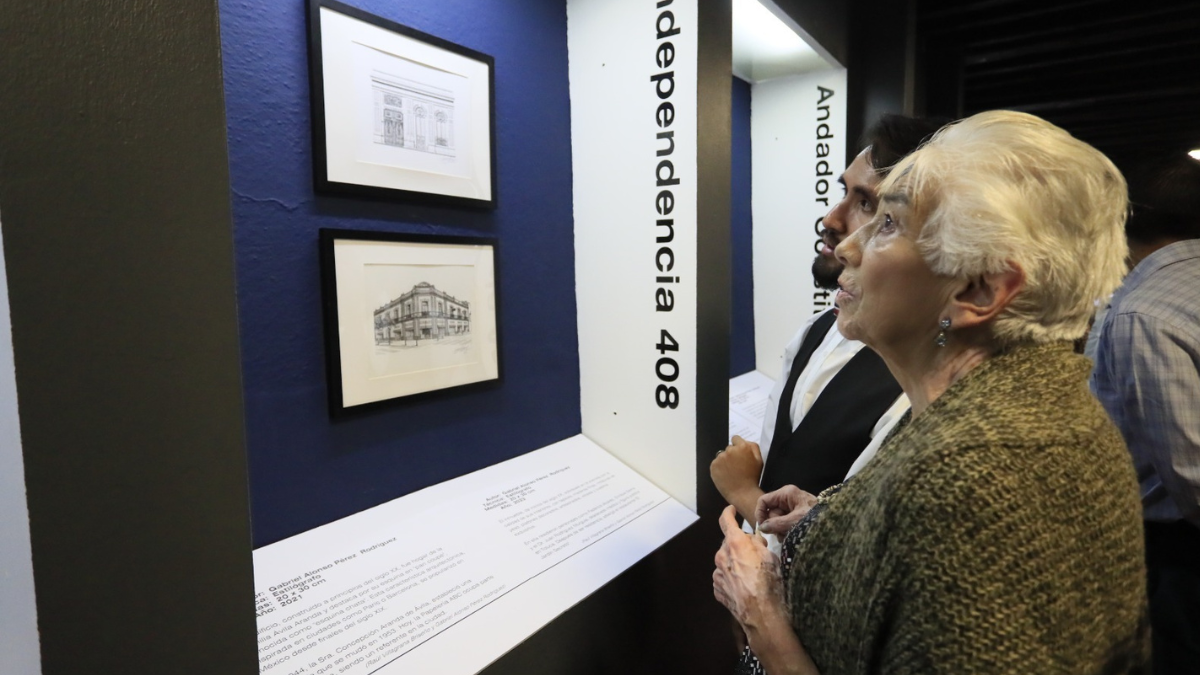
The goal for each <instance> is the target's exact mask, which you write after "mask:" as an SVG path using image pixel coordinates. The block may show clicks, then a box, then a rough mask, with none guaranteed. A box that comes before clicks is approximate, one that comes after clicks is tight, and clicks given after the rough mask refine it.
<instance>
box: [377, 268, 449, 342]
mask: <svg viewBox="0 0 1200 675" xmlns="http://www.w3.org/2000/svg"><path fill="white" fill-rule="evenodd" d="M470 332H471V304H470V303H469V302H467V301H466V300H459V299H458V298H455V297H454V296H453V295H450V294H449V293H445V292H443V291H440V290H438V289H437V287H436V286H434V285H433V284H430V283H426V282H424V281H422V282H421V283H419V284H417V285H416V286H413V288H412V290H410V291H408V292H407V293H405V294H403V295H401V296H400V297H398V298H396V299H395V300H392V301H390V302H388V303H387V304H386V305H383V306H382V307H380V308H378V309H376V310H375V344H388V345H390V344H392V343H395V342H403V343H405V344H408V343H416V344H420V341H421V340H440V339H442V338H444V337H448V336H454V335H467V334H469V333H470Z"/></svg>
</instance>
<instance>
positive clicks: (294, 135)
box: [163, 0, 581, 546]
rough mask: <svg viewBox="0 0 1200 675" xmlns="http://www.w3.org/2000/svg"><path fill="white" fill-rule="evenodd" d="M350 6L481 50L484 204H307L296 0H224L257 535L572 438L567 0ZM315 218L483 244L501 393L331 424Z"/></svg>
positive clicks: (377, 0)
mask: <svg viewBox="0 0 1200 675" xmlns="http://www.w3.org/2000/svg"><path fill="white" fill-rule="evenodd" d="M352 4H354V5H355V6H358V7H360V8H362V9H364V10H366V11H368V12H371V13H373V14H376V15H378V16H382V17H385V18H387V19H390V20H393V21H396V22H399V23H401V24H405V25H408V26H411V27H413V28H416V29H417V30H421V31H424V32H426V33H430V34H432V35H436V36H439V37H442V38H445V39H447V40H450V41H451V42H455V43H458V44H461V45H464V46H466V47H469V48H471V49H475V50H478V51H481V52H484V53H486V54H490V55H492V56H493V57H495V59H496V70H495V76H496V79H495V87H496V108H495V111H494V112H495V115H496V145H495V147H496V156H497V162H496V166H497V173H498V187H497V193H498V197H499V203H500V207H499V208H498V209H496V210H495V211H493V212H472V211H462V210H457V209H451V208H440V207H439V208H434V207H418V206H410V205H407V204H403V203H381V202H363V201H358V200H353V199H344V198H332V197H317V196H315V195H314V193H313V188H312V164H311V157H312V149H311V141H310V137H311V136H310V123H309V86H308V71H307V67H308V66H307V47H306V27H305V6H304V3H303V2H302V1H301V0H292V1H290V2H274V1H270V0H221V2H220V11H221V33H222V35H221V39H222V45H223V57H224V68H225V96H226V108H227V112H228V126H229V155H230V165H231V181H232V200H233V215H234V238H235V247H236V255H237V273H238V303H239V315H240V327H241V344H242V361H243V363H242V365H243V378H244V388H245V398H246V427H247V432H246V433H247V439H246V440H247V448H248V453H249V466H250V497H251V508H252V517H253V529H254V545H255V546H262V545H265V544H269V543H272V542H274V541H277V540H279V539H282V538H284V537H288V536H291V535H294V534H297V533H299V532H302V531H304V530H307V529H310V528H313V527H316V526H319V525H322V524H325V523H328V522H330V521H333V520H336V519H338V518H342V517H344V516H347V515H350V514H352V513H356V512H358V511H361V510H363V509H366V508H369V507H372V506H376V505H378V504H381V503H383V502H385V501H388V500H391V499H394V498H396V497H399V496H402V495H405V494H408V493H410V492H413V491H415V490H418V489H420V488H423V487H426V486H429V485H433V484H435V483H438V482H441V481H444V480H447V479H450V478H453V477H455V476H459V475H462V474H464V473H467V472H469V471H473V470H476V469H480V468H483V467H485V466H489V465H492V464H495V463H497V462H500V461H503V460H506V459H509V458H512V457H515V456H517V455H520V454H523V453H525V452H528V451H530V450H533V449H536V448H538V447H541V446H544V445H548V444H550V443H553V442H555V441H558V440H561V439H563V438H567V437H569V436H572V435H575V434H577V433H579V431H580V425H581V423H580V417H579V359H578V341H577V337H576V313H575V271H574V269H575V268H574V240H573V232H572V230H573V223H572V211H571V208H572V205H571V152H570V147H571V143H570V141H571V138H570V108H569V100H568V89H567V42H566V7H565V4H566V3H565V2H563V0H523V1H522V2H516V3H513V2H503V3H501V2H481V1H479V0H408V1H406V2H386V1H384V0H355V1H354V2H353V3H352ZM321 227H338V228H353V229H367V230H382V231H389V232H420V233H437V234H457V235H477V236H479V235H483V236H494V237H497V238H498V239H499V260H498V267H499V271H500V280H499V290H500V294H501V302H500V308H501V314H500V317H499V318H500V330H501V340H502V352H501V355H500V358H501V360H502V368H503V374H504V382H503V384H502V386H500V387H499V388H496V389H492V390H487V391H478V392H471V393H465V394H451V395H448V396H442V397H439V398H437V399H434V400H425V401H419V402H413V403H405V402H399V403H398V404H397V405H395V406H393V407H389V408H388V409H386V410H380V411H376V412H371V413H367V414H363V415H359V416H356V417H353V418H351V419H347V420H339V421H336V422H335V421H331V420H330V418H329V416H328V413H327V408H326V389H325V370H324V347H323V338H322V329H321V326H322V323H321V321H322V319H321V303H320V269H319V266H318V256H317V230H318V228H321ZM180 329H181V330H185V329H186V327H182V326H181V327H180ZM163 451H164V452H169V448H164V449H163Z"/></svg>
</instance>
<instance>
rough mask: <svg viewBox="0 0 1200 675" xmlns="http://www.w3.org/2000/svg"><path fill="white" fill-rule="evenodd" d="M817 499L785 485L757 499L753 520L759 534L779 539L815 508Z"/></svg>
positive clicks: (794, 487)
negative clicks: (770, 535) (771, 535)
mask: <svg viewBox="0 0 1200 675" xmlns="http://www.w3.org/2000/svg"><path fill="white" fill-rule="evenodd" d="M816 504H817V498H816V497H814V496H813V495H811V494H809V493H807V492H805V491H804V490H801V489H800V488H798V487H796V486H795V485H785V486H783V487H781V488H779V489H778V490H775V491H774V492H768V493H767V494H765V495H763V496H761V497H759V498H758V504H757V506H755V509H754V520H755V522H757V523H758V529H759V531H760V532H766V533H767V534H773V535H776V536H778V537H780V538H782V537H784V536H785V535H787V533H788V530H790V529H792V528H793V527H795V525H796V523H798V522H800V519H801V518H803V517H804V516H806V515H808V512H809V511H811V510H812V507H814V506H816Z"/></svg>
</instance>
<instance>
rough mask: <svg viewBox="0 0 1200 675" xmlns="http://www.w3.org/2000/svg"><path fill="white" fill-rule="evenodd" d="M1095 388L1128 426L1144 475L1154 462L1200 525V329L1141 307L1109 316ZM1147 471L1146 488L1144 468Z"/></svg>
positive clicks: (1180, 505)
mask: <svg viewBox="0 0 1200 675" xmlns="http://www.w3.org/2000/svg"><path fill="white" fill-rule="evenodd" d="M1092 389H1093V391H1094V392H1095V394H1096V395H1097V397H1098V398H1099V399H1100V401H1101V403H1102V404H1103V405H1104V407H1105V409H1106V410H1108V412H1109V414H1110V416H1112V418H1113V421H1114V422H1116V424H1117V426H1118V427H1119V428H1120V429H1121V434H1122V435H1123V436H1124V437H1125V442H1126V444H1127V445H1128V446H1129V451H1130V452H1131V453H1132V454H1133V456H1134V460H1135V463H1136V464H1137V466H1138V470H1139V474H1144V473H1145V471H1146V468H1147V467H1151V468H1152V469H1153V471H1154V473H1155V474H1157V476H1158V478H1159V480H1161V481H1162V489H1163V490H1165V492H1166V495H1167V498H1169V499H1170V501H1171V502H1172V503H1173V505H1174V506H1175V507H1176V508H1177V509H1178V511H1179V513H1180V514H1181V515H1182V517H1183V518H1184V519H1185V520H1188V521H1190V522H1191V523H1193V524H1195V525H1197V526H1200V340H1198V339H1197V336H1196V334H1195V330H1194V329H1193V330H1190V331H1189V330H1187V329H1183V328H1180V327H1179V326H1176V325H1175V324H1173V323H1172V322H1169V321H1164V320H1162V319H1159V318H1156V317H1153V316H1149V315H1146V314H1140V313H1129V314H1121V315H1118V316H1110V317H1108V322H1107V323H1106V325H1105V327H1104V334H1103V337H1102V338H1101V346H1100V349H1099V350H1098V353H1097V361H1096V372H1095V374H1094V376H1093V380H1092ZM1139 478H1140V479H1141V480H1142V483H1143V487H1145V485H1146V480H1145V477H1144V475H1139ZM1148 496H1150V497H1152V495H1147V494H1143V499H1145V498H1146V497H1148ZM1147 504H1148V505H1149V502H1147Z"/></svg>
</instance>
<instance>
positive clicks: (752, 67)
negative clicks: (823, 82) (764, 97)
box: [733, 0, 832, 83]
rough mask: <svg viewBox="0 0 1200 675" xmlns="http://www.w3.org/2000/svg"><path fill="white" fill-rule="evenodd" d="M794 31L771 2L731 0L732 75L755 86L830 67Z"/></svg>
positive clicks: (827, 62)
mask: <svg viewBox="0 0 1200 675" xmlns="http://www.w3.org/2000/svg"><path fill="white" fill-rule="evenodd" d="M785 20H786V23H785ZM789 24H791V25H789ZM797 29H798V27H797V26H795V25H794V23H793V22H791V20H790V19H787V15H786V14H784V13H783V11H782V10H780V9H779V8H778V7H776V6H775V3H773V2H771V0H761V1H760V0H733V74H734V75H737V76H738V77H740V78H742V79H743V80H746V81H747V82H751V83H754V82H762V81H763V80H771V79H774V78H777V77H786V76H788V75H799V74H801V73H807V72H811V71H814V70H824V69H826V68H830V67H832V66H831V65H830V62H829V61H826V60H825V58H822V56H821V55H820V54H818V53H817V52H816V51H815V50H814V49H813V48H812V47H810V46H809V45H808V43H807V42H805V40H804V38H802V37H801V36H800V34H799V33H797Z"/></svg>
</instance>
